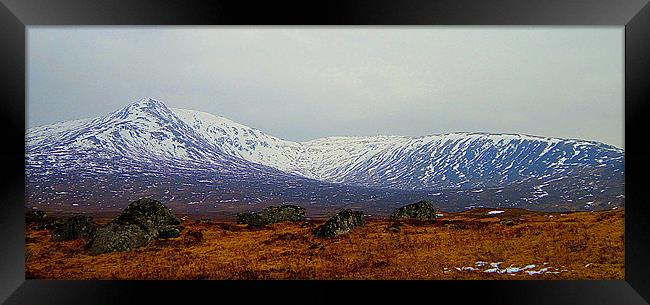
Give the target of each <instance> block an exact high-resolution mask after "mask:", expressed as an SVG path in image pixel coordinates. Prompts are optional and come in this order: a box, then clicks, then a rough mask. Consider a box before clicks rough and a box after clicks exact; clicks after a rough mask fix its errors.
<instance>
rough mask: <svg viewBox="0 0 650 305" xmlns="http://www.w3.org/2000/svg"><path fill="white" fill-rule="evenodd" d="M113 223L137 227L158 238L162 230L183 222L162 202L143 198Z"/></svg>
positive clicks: (130, 206)
mask: <svg viewBox="0 0 650 305" xmlns="http://www.w3.org/2000/svg"><path fill="white" fill-rule="evenodd" d="M113 222H115V223H118V224H133V225H137V226H140V227H141V228H142V229H143V230H145V231H148V232H150V233H151V234H153V235H155V236H157V235H158V231H159V230H160V229H162V228H164V227H167V226H176V225H179V224H180V223H181V220H180V219H179V218H178V217H176V215H174V214H172V212H171V211H170V210H169V208H167V207H166V206H165V205H163V204H162V203H160V201H157V200H153V199H149V198H143V199H138V200H136V201H134V202H131V203H130V204H129V206H128V207H126V209H124V211H122V213H121V214H120V215H119V216H117V218H115V219H114V220H113Z"/></svg>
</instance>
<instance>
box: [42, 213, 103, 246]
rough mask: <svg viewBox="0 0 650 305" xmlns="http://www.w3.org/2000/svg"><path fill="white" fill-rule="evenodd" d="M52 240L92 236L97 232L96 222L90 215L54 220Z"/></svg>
mask: <svg viewBox="0 0 650 305" xmlns="http://www.w3.org/2000/svg"><path fill="white" fill-rule="evenodd" d="M53 227H54V230H53V232H52V240H54V241H63V240H73V239H77V238H81V237H91V236H92V235H93V233H94V232H95V223H94V222H93V218H92V217H90V216H84V215H77V216H73V217H70V218H64V219H60V220H57V221H55V222H54V224H53Z"/></svg>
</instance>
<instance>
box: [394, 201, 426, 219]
mask: <svg viewBox="0 0 650 305" xmlns="http://www.w3.org/2000/svg"><path fill="white" fill-rule="evenodd" d="M390 218H391V219H393V220H398V219H416V220H425V221H433V220H436V211H435V210H434V209H433V206H432V205H431V203H430V202H427V201H420V202H417V203H412V204H409V205H405V206H403V207H400V208H398V209H395V211H393V214H391V216H390Z"/></svg>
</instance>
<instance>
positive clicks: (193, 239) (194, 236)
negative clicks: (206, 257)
mask: <svg viewBox="0 0 650 305" xmlns="http://www.w3.org/2000/svg"><path fill="white" fill-rule="evenodd" d="M183 242H184V243H185V245H188V246H192V245H196V244H199V243H201V242H203V232H202V231H199V230H190V231H188V232H187V233H185V238H184V240H183Z"/></svg>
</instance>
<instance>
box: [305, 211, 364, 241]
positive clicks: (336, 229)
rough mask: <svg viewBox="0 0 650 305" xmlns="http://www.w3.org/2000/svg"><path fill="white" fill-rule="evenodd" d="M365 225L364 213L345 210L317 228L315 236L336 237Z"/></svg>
mask: <svg viewBox="0 0 650 305" xmlns="http://www.w3.org/2000/svg"><path fill="white" fill-rule="evenodd" d="M364 224H365V221H364V220H363V212H361V211H352V210H343V211H341V212H339V213H338V214H336V215H334V217H332V218H330V219H328V220H327V221H326V222H325V223H324V224H322V225H321V226H319V227H318V228H316V230H314V235H315V236H317V237H334V236H338V235H341V234H345V233H347V232H350V230H352V229H354V228H356V227H358V226H363V225H364Z"/></svg>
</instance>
